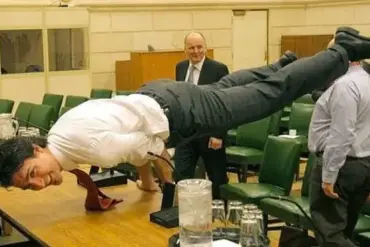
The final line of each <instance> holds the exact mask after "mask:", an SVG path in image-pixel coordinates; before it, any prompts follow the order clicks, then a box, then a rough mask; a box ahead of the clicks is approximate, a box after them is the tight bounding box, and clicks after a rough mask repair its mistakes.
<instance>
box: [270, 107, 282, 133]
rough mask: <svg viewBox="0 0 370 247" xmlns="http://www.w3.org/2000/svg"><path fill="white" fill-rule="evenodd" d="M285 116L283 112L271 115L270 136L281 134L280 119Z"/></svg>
mask: <svg viewBox="0 0 370 247" xmlns="http://www.w3.org/2000/svg"><path fill="white" fill-rule="evenodd" d="M282 116H283V110H280V111H278V112H275V113H274V114H272V115H271V122H270V129H269V134H270V135H279V132H280V119H281V117H282Z"/></svg>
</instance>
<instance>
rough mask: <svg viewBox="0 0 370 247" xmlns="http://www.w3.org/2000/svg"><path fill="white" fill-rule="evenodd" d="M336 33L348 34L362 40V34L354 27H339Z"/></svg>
mask: <svg viewBox="0 0 370 247" xmlns="http://www.w3.org/2000/svg"><path fill="white" fill-rule="evenodd" d="M336 33H348V34H350V35H353V36H355V37H359V38H360V36H359V34H360V32H359V31H358V30H356V29H354V28H352V27H339V28H338V29H337V31H336Z"/></svg>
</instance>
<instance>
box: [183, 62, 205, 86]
mask: <svg viewBox="0 0 370 247" xmlns="http://www.w3.org/2000/svg"><path fill="white" fill-rule="evenodd" d="M205 59H206V57H205V56H204V58H203V59H202V60H201V61H200V62H199V63H196V64H192V63H191V62H190V61H189V67H188V70H187V72H186V77H185V81H187V80H188V78H189V75H190V68H191V66H194V67H195V69H194V70H193V83H194V84H195V85H198V82H199V76H200V71H201V70H202V67H203V64H204V60H205Z"/></svg>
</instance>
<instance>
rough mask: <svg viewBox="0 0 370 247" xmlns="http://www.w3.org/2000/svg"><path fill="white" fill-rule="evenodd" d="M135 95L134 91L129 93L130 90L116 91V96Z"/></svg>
mask: <svg viewBox="0 0 370 247" xmlns="http://www.w3.org/2000/svg"><path fill="white" fill-rule="evenodd" d="M133 93H135V91H130V90H117V91H116V95H130V94H133Z"/></svg>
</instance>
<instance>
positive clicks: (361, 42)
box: [335, 27, 370, 62]
mask: <svg viewBox="0 0 370 247" xmlns="http://www.w3.org/2000/svg"><path fill="white" fill-rule="evenodd" d="M335 44H338V45H340V46H341V47H343V48H344V49H345V50H346V51H347V53H348V58H349V60H350V61H353V62H354V61H360V60H363V59H368V58H370V38H368V37H365V36H362V35H360V34H359V31H357V30H356V29H353V28H351V27H340V28H338V29H337V31H336V33H335Z"/></svg>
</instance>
